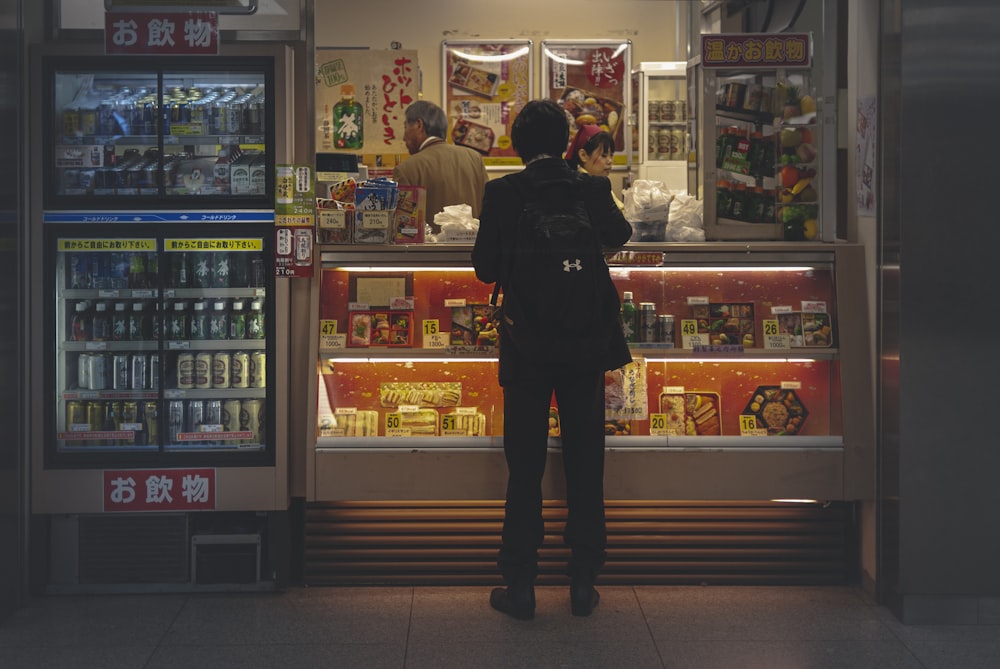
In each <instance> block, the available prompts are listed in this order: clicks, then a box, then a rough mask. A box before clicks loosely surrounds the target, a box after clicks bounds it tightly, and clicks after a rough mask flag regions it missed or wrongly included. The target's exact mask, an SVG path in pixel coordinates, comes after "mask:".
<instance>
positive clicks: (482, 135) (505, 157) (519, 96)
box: [441, 40, 533, 169]
mask: <svg viewBox="0 0 1000 669" xmlns="http://www.w3.org/2000/svg"><path fill="white" fill-rule="evenodd" d="M441 48H442V53H441V63H442V67H443V71H442V73H441V82H442V87H443V91H442V95H441V99H442V100H443V101H444V103H443V106H444V110H445V113H447V115H448V135H447V140H448V141H449V142H451V143H453V144H458V145H460V146H467V147H469V148H470V149H473V150H475V151H478V152H479V153H480V154H482V156H483V162H484V163H485V164H486V168H487V169H489V168H491V167H493V168H498V167H499V168H502V167H510V166H512V165H514V166H519V165H520V164H521V161H520V159H519V158H518V157H517V153H516V152H515V151H514V147H513V146H512V145H511V141H510V129H511V125H512V124H513V123H514V119H515V118H517V114H518V112H519V111H521V109H522V108H523V107H524V105H525V104H527V102H528V100H530V99H531V90H532V75H531V72H532V69H533V68H532V52H531V40H491V41H487V42H474V41H445V42H442V43H441Z"/></svg>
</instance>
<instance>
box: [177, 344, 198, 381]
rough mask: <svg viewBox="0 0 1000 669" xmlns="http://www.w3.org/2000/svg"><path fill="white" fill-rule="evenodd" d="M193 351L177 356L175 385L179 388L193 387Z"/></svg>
mask: <svg viewBox="0 0 1000 669" xmlns="http://www.w3.org/2000/svg"><path fill="white" fill-rule="evenodd" d="M194 376H195V372H194V353H181V354H180V355H178V356H177V387H178V388H179V389H181V390H191V389H192V388H194Z"/></svg>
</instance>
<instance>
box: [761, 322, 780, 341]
mask: <svg viewBox="0 0 1000 669" xmlns="http://www.w3.org/2000/svg"><path fill="white" fill-rule="evenodd" d="M763 325H764V336H765V337H767V336H768V335H776V334H778V319H777V318H769V319H766V320H764V321H763Z"/></svg>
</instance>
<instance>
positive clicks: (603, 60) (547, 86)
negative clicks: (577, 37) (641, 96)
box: [541, 40, 632, 165]
mask: <svg viewBox="0 0 1000 669" xmlns="http://www.w3.org/2000/svg"><path fill="white" fill-rule="evenodd" d="M541 50H542V92H541V95H542V97H548V98H549V99H551V100H555V101H556V102H557V103H558V104H559V105H560V106H561V107H562V108H563V109H564V110H565V111H566V116H567V117H568V118H569V121H570V139H569V141H570V143H572V142H573V138H574V137H575V136H576V131H577V130H578V129H579V128H580V127H582V126H584V125H587V124H595V125H598V126H600V127H601V129H602V130H606V131H607V132H609V133H611V135H612V136H613V137H614V138H615V156H614V164H615V165H625V164H627V161H628V152H627V151H625V150H624V149H625V147H627V146H631V137H630V136H628V132H629V128H628V124H627V123H626V114H627V111H626V110H628V109H630V104H631V100H630V99H629V98H630V94H631V91H630V86H629V81H630V78H631V74H630V73H631V71H632V42H631V41H629V40H624V41H618V40H597V41H591V42H581V41H574V40H544V41H543V42H542V44H541ZM567 148H569V147H568V145H567Z"/></svg>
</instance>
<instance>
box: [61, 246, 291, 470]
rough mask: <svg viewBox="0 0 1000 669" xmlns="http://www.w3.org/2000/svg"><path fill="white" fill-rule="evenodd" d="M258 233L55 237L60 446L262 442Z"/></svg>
mask: <svg viewBox="0 0 1000 669" xmlns="http://www.w3.org/2000/svg"><path fill="white" fill-rule="evenodd" d="M243 230H244V231H246V229H245V227H244V228H243ZM259 231H260V228H259V227H258V232H259ZM265 239H267V238H266V237H264V236H256V237H255V236H249V235H247V236H243V235H230V236H226V237H220V238H191V237H188V236H186V235H185V236H176V237H175V236H158V237H117V236H116V237H101V238H98V237H88V238H84V237H70V236H62V235H60V236H58V237H57V238H56V239H55V246H56V248H55V268H56V278H55V283H56V290H55V295H54V299H55V303H54V305H53V307H54V328H53V329H54V332H55V335H56V341H55V342H54V345H55V358H56V364H55V367H56V369H55V382H56V383H55V397H54V398H53V399H54V407H55V417H56V423H57V426H56V435H55V436H56V440H55V443H56V451H57V452H59V453H69V452H81V451H83V452H109V451H111V452H115V453H125V452H145V451H152V452H159V451H163V452H168V451H181V450H196V451H205V450H233V449H238V450H240V451H244V452H245V451H263V450H265V449H267V448H268V439H267V436H266V434H267V433H266V430H265V425H266V421H265V420H264V416H265V415H266V409H267V404H268V403H267V400H268V386H267V383H266V378H267V375H266V372H265V370H266V367H267V358H268V353H269V348H271V347H272V346H273V345H272V344H271V342H270V341H269V340H268V338H267V336H266V333H267V332H268V331H269V330H270V329H271V328H269V327H268V326H267V322H266V321H267V318H268V314H269V313H270V311H269V310H268V308H267V300H268V298H269V294H268V285H267V284H268V281H267V280H266V277H267V275H266V274H265V273H264V272H263V271H257V272H255V271H251V270H250V268H254V267H265V266H266V265H267V255H266V253H265V252H266V250H267V249H268V248H269V246H268V244H267V243H266V242H265ZM161 268H162V271H161ZM246 305H249V309H247V308H246ZM248 321H249V327H248Z"/></svg>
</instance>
